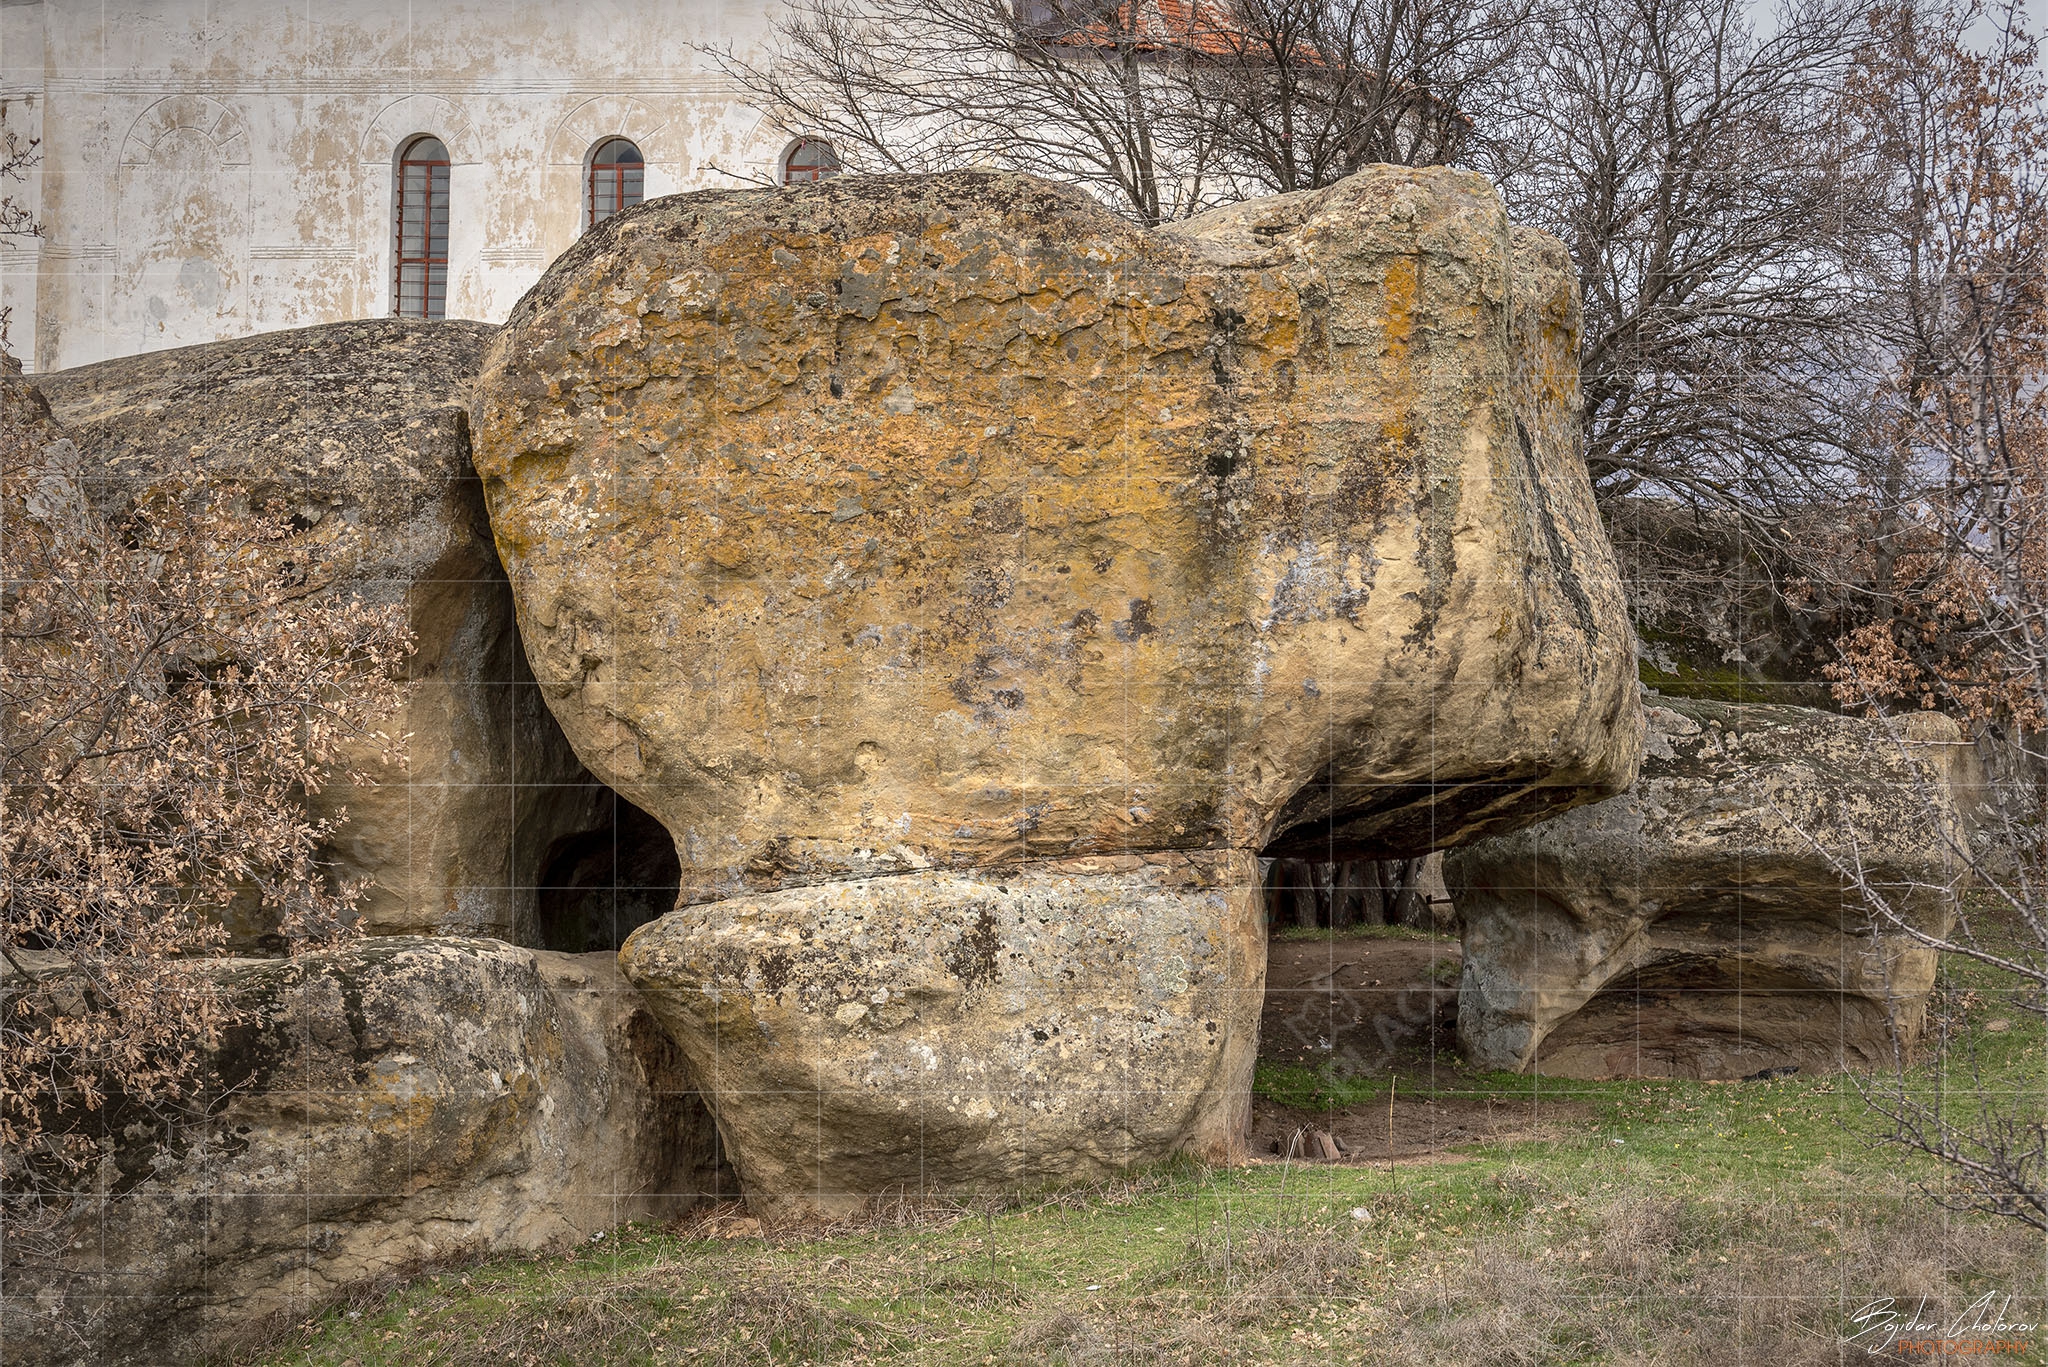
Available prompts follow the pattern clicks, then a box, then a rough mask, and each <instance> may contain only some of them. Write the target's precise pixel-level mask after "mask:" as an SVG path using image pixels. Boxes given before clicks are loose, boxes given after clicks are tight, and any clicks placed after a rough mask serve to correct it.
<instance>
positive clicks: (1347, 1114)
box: [1251, 936, 1591, 1163]
mask: <svg viewBox="0 0 2048 1367" xmlns="http://www.w3.org/2000/svg"><path fill="white" fill-rule="evenodd" d="M1458 966H1459V951H1458V943H1457V941H1456V940H1453V939H1448V938H1436V939H1419V938H1417V939H1403V938H1392V937H1384V938H1383V937H1364V936H1360V937H1357V938H1322V939H1301V940H1274V941H1272V942H1271V943H1270V944H1268V946H1267V950H1266V1004H1265V1010H1264V1012H1263V1014H1262V1016H1261V1018H1260V1022H1259V1058H1260V1061H1261V1062H1264V1063H1269V1064H1277V1065H1305V1066H1308V1067H1311V1068H1315V1069H1317V1070H1319V1071H1327V1072H1328V1073H1329V1074H1330V1075H1332V1076H1336V1077H1342V1078H1347V1079H1357V1080H1363V1081H1372V1082H1377V1081H1383V1080H1385V1079H1389V1078H1392V1079H1397V1081H1396V1082H1395V1086H1394V1096H1393V1106H1392V1109H1391V1111H1390V1110H1389V1107H1388V1104H1387V1100H1386V1094H1385V1093H1384V1092H1382V1093H1381V1095H1380V1097H1379V1098H1378V1099H1376V1100H1373V1101H1367V1102H1364V1103H1361V1104H1359V1105H1355V1106H1349V1107H1343V1108H1339V1109H1334V1110H1327V1111H1310V1110H1302V1109H1300V1108H1297V1107H1293V1106H1285V1105H1282V1104H1280V1103H1278V1102H1275V1101H1272V1100H1270V1099H1268V1098H1265V1097H1256V1096H1255V1097H1254V1098H1253V1103H1252V1133H1251V1151H1252V1156H1253V1157H1254V1158H1255V1159H1265V1160H1268V1161H1271V1160H1272V1159H1274V1158H1278V1157H1285V1156H1286V1155H1288V1154H1289V1153H1290V1152H1292V1154H1293V1156H1294V1157H1295V1158H1296V1159H1301V1158H1304V1157H1306V1158H1307V1159H1308V1160H1309V1161H1317V1154H1316V1153H1315V1151H1314V1148H1313V1145H1312V1144H1310V1143H1309V1136H1310V1135H1311V1134H1313V1132H1314V1131H1317V1130H1320V1131H1323V1132H1324V1133H1326V1134H1328V1135H1330V1136H1331V1137H1332V1138H1334V1139H1335V1140H1336V1141H1337V1143H1338V1145H1339V1146H1340V1147H1341V1148H1342V1149H1343V1150H1344V1153H1343V1156H1342V1158H1341V1159H1340V1160H1339V1161H1342V1162H1355V1163H1371V1162H1385V1161H1388V1160H1390V1159H1391V1160H1400V1159H1407V1160H1410V1161H1412V1160H1415V1159H1423V1158H1429V1157H1431V1156H1434V1155H1438V1154H1442V1153H1445V1152H1447V1151H1451V1150H1456V1149H1459V1148H1463V1147H1466V1146H1470V1145H1475V1144H1497V1143H1504V1142H1508V1141H1512V1140H1525V1139H1542V1138H1548V1137H1550V1136H1552V1135H1554V1134H1556V1133H1559V1132H1560V1131H1561V1130H1562V1129H1563V1128H1564V1127H1565V1126H1567V1125H1569V1124H1570V1123H1571V1122H1573V1121H1577V1120H1581V1119H1584V1118H1585V1117H1587V1116H1589V1115H1590V1114H1591V1109H1590V1108H1589V1107H1587V1106H1585V1105H1584V1104H1582V1103H1579V1102H1574V1101H1566V1100H1550V1099H1547V1098H1546V1099H1535V1100H1529V1099H1514V1098H1488V1097H1445V1096H1441V1095H1439V1096H1437V1097H1435V1098H1434V1099H1423V1098H1420V1097H1417V1098H1416V1099H1413V1100H1409V1099H1405V1098H1403V1097H1402V1095H1401V1089H1402V1087H1404V1086H1409V1087H1416V1088H1417V1090H1422V1089H1424V1088H1427V1089H1428V1090H1430V1091H1434V1092H1441V1091H1442V1090H1444V1089H1446V1088H1455V1087H1457V1086H1458V1085H1459V1083H1460V1082H1461V1081H1462V1080H1463V1079H1464V1077H1465V1076H1467V1074H1466V1071H1465V1068H1464V1064H1463V1060H1462V1059H1460V1057H1459V1056H1458V1044H1457V1024H1458Z"/></svg>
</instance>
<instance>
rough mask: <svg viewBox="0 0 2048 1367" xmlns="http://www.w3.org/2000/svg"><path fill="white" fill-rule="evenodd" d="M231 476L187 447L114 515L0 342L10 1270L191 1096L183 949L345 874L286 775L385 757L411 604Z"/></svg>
mask: <svg viewBox="0 0 2048 1367" xmlns="http://www.w3.org/2000/svg"><path fill="white" fill-rule="evenodd" d="M243 492H244V491H242V490H239V489H237V488H233V487H224V486H220V485H210V484H208V483H207V482H206V480H205V477H204V476H203V474H201V473H199V472H197V471H195V472H193V473H192V474H191V475H190V476H189V477H187V478H183V479H179V478H168V479H166V480H165V481H164V482H163V483H162V485H161V487H159V488H158V489H157V490H155V491H154V492H153V493H150V494H148V495H147V496H145V497H144V498H143V499H142V501H141V502H140V503H139V504H137V506H135V508H134V509H133V510H132V513H131V514H130V515H129V516H127V517H126V518H125V519H124V520H122V521H121V522H120V523H118V524H116V523H114V522H111V521H110V520H109V518H108V517H107V516H106V515H103V514H102V513H100V512H98V511H96V510H95V508H94V506H93V504H92V502H91V501H90V500H89V499H88V498H87V495H86V483H85V475H84V472H83V471H82V470H81V469H80V465H79V456H78V452H77V449H76V448H75V446H74V445H73V443H72V442H71V441H70V440H69V439H68V438H67V437H65V436H64V435H63V433H62V432H61V431H60V430H59V429H58V428H57V427H56V426H55V424H54V423H53V422H52V421H51V418H50V414H49V410H48V408H47V406H46V405H45V404H44V403H43V401H42V398H41V396H40V395H39V394H38V393H37V392H36V391H35V389H34V388H33V387H32V386H30V385H28V384H27V383H26V382H25V381H23V379H22V378H21V375H20V370H19V367H18V366H17V365H15V363H14V362H13V361H12V359H11V358H9V357H6V356H5V355H4V354H0V1254H4V1257H0V1276H4V1269H5V1267H6V1266H7V1265H10V1264H17V1265H18V1263H19V1261H20V1260H21V1259H23V1258H25V1257H28V1256H30V1255H31V1254H32V1253H33V1252H34V1251H35V1249H36V1247H37V1239H38V1237H39V1236H47V1235H48V1234H49V1233H50V1232H51V1231H52V1230H53V1229H54V1228H56V1226H57V1222H58V1221H59V1219H60V1218H61V1216H62V1213H63V1209H64V1196H65V1193H67V1192H68V1191H70V1190H71V1189H72V1187H73V1186H74V1184H75V1183H76V1182H78V1181H79V1180H81V1179H83V1178H86V1177H89V1175H90V1174H91V1173H92V1172H93V1171H94V1170H95V1168H96V1166H97V1165H98V1164H99V1162H100V1161H101V1160H102V1159H103V1158H104V1157H106V1155H107V1154H108V1153H109V1152H110V1150H109V1148H108V1145H109V1144H112V1143H115V1142H117V1141H118V1136H119V1131H120V1129H121V1127H122V1126H123V1125H125V1124H126V1123H128V1122H129V1121H132V1120H134V1119H136V1118H137V1117H138V1116H140V1115H143V1114H147V1113H151V1112H153V1111H155V1110H157V1109H160V1108H164V1107H176V1106H177V1105H179V1104H181V1103H182V1102H183V1101H184V1100H185V1099H187V1098H188V1096H189V1094H190V1091H191V1088H192V1086H193V1084H194V1081H195V1079H194V1078H193V1076H192V1074H191V1067H192V1057H193V1055H194V1053H196V1052H197V1051H199V1050H202V1049H203V1048H204V1047H206V1046H207V1045H208V1044H209V1043H211V1042H212V1041H213V1039H214V1037H215V1036H216V1035H217V1033H218V1031H219V1030H220V1029H221V1028H222V1026H224V1025H225V1024H227V1023H229V1022H230V1020H231V1019H232V1017H233V1012H232V1009H231V1006H230V1003H229V1002H228V1001H227V999H226V997H225V995H224V992H223V989H222V988H221V987H220V986H219V983H218V980H217V979H216V978H213V977H209V976H207V975H205V974H202V973H197V972H193V971H191V969H192V966H193V961H194V960H195V959H198V958H201V957H204V956H207V955H209V954H211V953H215V952H217V951H218V949H219V947H220V945H221V944H222V942H223V938H224V930H223V925H222V922H223V916H224V913H225V912H226V911H227V909H228V908H229V906H230V905H231V904H235V903H241V904H243V905H245V906H249V907H250V908H251V909H253V908H254V907H255V906H257V905H260V906H261V907H262V908H264V909H265V911H266V912H268V913H269V914H270V915H273V916H275V917H276V918H277V919H278V921H279V922H280V923H281V924H280V930H281V933H282V934H283V935H284V936H285V937H286V939H287V940H288V941H289V942H292V943H293V944H295V945H304V944H308V943H315V942H319V941H322V940H329V939H332V938H333V937H335V936H337V935H339V934H341V933H342V932H343V931H344V929H345V928H346V924H347V921H348V919H349V911H350V908H351V907H352V905H353V903H354V901H355V898H356V895H357V890H356V889H353V888H349V887H340V886H336V885H335V883H334V881H333V880H332V878H331V877H330V871H329V870H327V869H326V868H324V867H323V866H322V865H321V864H320V862H319V861H318V859H317V858H316V851H317V850H318V849H319V848H320V846H321V845H322V843H323V842H324V841H326V840H327V839H328V838H329V837H330V836H331V835H332V832H333V829H334V827H335V826H336V825H337V824H338V821H339V818H336V819H334V820H314V819H312V818H310V817H309V816H308V815H307V813H306V811H305V808H304V805H303V802H302V797H303V795H304V794H305V793H308V792H312V791H317V790H318V789H319V787H320V786H322V785H323V784H324V783H325V782H327V781H328V779H329V778H330V776H333V775H335V774H336V773H337V772H346V768H347V766H345V765H342V764H341V759H342V756H343V754H344V745H353V746H355V747H358V749H357V750H356V753H362V751H361V749H360V747H362V746H363V745H365V744H366V743H368V744H370V748H371V749H372V750H379V749H381V750H382V752H383V754H384V756H385V758H386V759H387V761H389V760H395V758H396V756H395V752H394V751H393V749H392V742H390V741H389V740H388V739H387V740H386V742H385V744H384V745H383V746H381V747H380V746H377V745H375V744H374V741H375V739H376V735H375V727H376V725H377V723H378V722H379V721H380V720H381V719H382V718H383V717H385V716H386V715H388V714H389V713H390V712H391V711H392V710H393V709H394V708H395V707H396V706H397V704H398V703H399V701H400V700H401V698H402V696H403V692H404V689H405V687H406V685H404V684H403V683H401V682H400V681H399V674H398V666H399V664H400V662H401V661H402V659H403V658H404V656H405V655H406V653H407V652H408V651H409V649H410V639H409V635H408V631H407V628H406V624H405V617H404V611H403V607H402V605H392V606H391V607H388V608H372V607H368V606H365V605H363V604H362V603H361V602H360V601H358V600H357V599H355V598H353V597H351V596H347V595H344V594H339V593H336V592H332V591H331V590H332V585H331V584H329V583H328V582H327V571H325V570H324V569H323V566H326V565H328V564H331V563H343V562H342V561H337V560H335V559H334V557H335V556H337V555H339V556H342V557H345V556H346V555H347V554H348V547H347V546H345V545H341V544H339V543H337V544H335V545H334V546H329V547H325V548H316V547H314V546H312V545H311V544H309V543H308V542H307V541H306V540H305V539H304V538H302V537H299V536H297V535H296V534H295V533H294V532H293V530H292V525H291V521H290V516H289V512H288V510H285V509H282V508H278V509H273V510H269V511H262V510H258V511H256V512H251V511H250V510H249V509H248V508H247V507H246V506H245V503H244V500H243ZM350 777H352V778H355V779H358V780H360V779H362V778H364V777H365V776H363V775H360V774H351V775H350Z"/></svg>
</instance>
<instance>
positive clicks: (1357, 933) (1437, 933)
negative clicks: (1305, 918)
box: [1271, 926, 1458, 945]
mask: <svg viewBox="0 0 2048 1367" xmlns="http://www.w3.org/2000/svg"><path fill="white" fill-rule="evenodd" d="M1271 938H1272V939H1273V941H1274V942H1275V943H1278V944H1294V943H1299V942H1301V941H1317V940H1434V941H1436V942H1438V943H1440V944H1447V945H1455V944H1456V943H1457V942H1458V937H1457V935H1456V934H1454V933H1450V932H1446V931H1442V930H1426V929H1417V928H1416V927H1414V926H1350V927H1347V928H1346V929H1344V930H1331V929H1329V928H1328V927H1327V926H1283V927H1280V928H1278V929H1276V930H1274V931H1273V933H1272V936H1271Z"/></svg>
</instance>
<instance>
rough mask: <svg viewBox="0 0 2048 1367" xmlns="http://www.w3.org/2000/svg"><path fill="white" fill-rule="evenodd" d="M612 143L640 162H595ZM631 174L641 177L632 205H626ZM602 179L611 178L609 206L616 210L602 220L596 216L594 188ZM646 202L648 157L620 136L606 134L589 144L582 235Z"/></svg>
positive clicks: (585, 172) (584, 185)
mask: <svg viewBox="0 0 2048 1367" xmlns="http://www.w3.org/2000/svg"><path fill="white" fill-rule="evenodd" d="M615 142H623V143H625V144H626V146H628V147H630V148H632V149H633V152H634V154H635V155H636V156H638V157H639V158H640V160H639V161H637V162H632V161H609V162H607V161H599V160H598V159H597V158H598V153H600V152H602V151H604V149H605V148H607V147H610V146H611V145H612V144H613V143H615ZM633 170H637V171H638V172H639V173H640V184H639V186H638V187H637V190H636V194H635V198H634V200H633V202H632V203H631V204H628V203H626V176H627V173H628V172H629V171H633ZM601 175H602V176H609V177H610V178H611V182H612V184H611V190H612V203H613V205H614V206H615V207H614V208H613V209H612V210H611V212H610V213H608V214H606V215H604V218H600V217H598V214H597V187H598V184H599V177H600V176H601ZM646 202H647V153H646V152H645V151H644V150H642V149H641V146H640V144H639V143H638V142H637V141H636V140H634V139H632V138H629V137H627V136H626V135H625V134H623V133H611V134H607V135H606V136H604V137H602V138H599V139H598V140H597V141H596V142H594V143H592V144H591V147H590V154H589V156H588V157H586V158H585V159H584V163H583V231H584V232H586V233H587V232H589V231H590V230H591V229H592V228H595V227H596V226H597V225H598V224H600V223H602V222H604V221H605V219H608V218H616V217H618V216H619V215H620V214H622V213H624V212H626V210H628V209H631V208H635V207H637V206H639V205H641V204H645V203H646Z"/></svg>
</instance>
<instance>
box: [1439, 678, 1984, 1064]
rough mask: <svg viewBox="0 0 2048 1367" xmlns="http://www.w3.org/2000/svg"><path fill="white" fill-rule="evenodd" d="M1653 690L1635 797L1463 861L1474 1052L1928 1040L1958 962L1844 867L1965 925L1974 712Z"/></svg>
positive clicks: (1717, 1052) (1759, 1060) (1706, 1057)
mask: <svg viewBox="0 0 2048 1367" xmlns="http://www.w3.org/2000/svg"><path fill="white" fill-rule="evenodd" d="M1652 702H1653V704H1654V705H1653V706H1652V707H1650V709H1649V743H1648V749H1647V755H1646V757H1645V759H1644V762H1643V771H1642V776H1641V778H1639V779H1638V780H1637V781H1636V785H1635V787H1634V788H1632V789H1630V790H1629V791H1628V792H1627V793H1625V794H1623V795H1622V796H1620V797H1615V798H1611V799H1609V800H1607V801H1605V802H1600V803H1596V804H1594V805H1592V806H1587V807H1581V808H1579V809H1577V810H1576V811H1572V812H1569V813H1566V814H1565V815H1563V816H1560V817H1558V818H1556V819H1555V820H1552V821H1548V822H1545V823H1543V824H1542V825H1539V826H1532V827H1530V828H1528V829H1526V830H1521V831H1516V832H1514V833H1512V834H1508V835H1503V836H1496V837H1493V838H1490V839H1487V840H1482V841H1478V842H1475V843H1474V844H1471V845H1467V846H1464V847H1462V848H1460V849H1456V850H1453V851H1451V853H1450V854H1449V855H1448V856H1446V858H1445V861H1444V870H1445V880H1446V882H1447V883H1449V885H1450V890H1451V895H1452V897H1453V898H1455V899H1456V901H1457V906H1458V910H1459V913H1460V915H1461V917H1462V919H1463V921H1464V925H1465V933H1464V940H1465V970H1464V977H1463V979H1462V981H1461V984H1460V988H1459V996H1458V1035H1459V1041H1460V1043H1461V1045H1462V1046H1463V1048H1464V1050H1465V1054H1466V1057H1467V1060H1468V1061H1469V1062H1471V1063H1473V1064H1476V1065H1478V1066H1481V1067H1491V1068H1505V1069H1512V1070H1527V1069H1533V1070H1534V1071H1538V1072H1542V1073H1548V1074H1554V1075H1558V1076H1564V1077H1614V1076H1659V1077H1661V1076H1677V1077H1704V1078H1727V1077H1743V1076H1747V1075H1749V1074H1751V1073H1754V1072H1758V1071H1761V1070H1763V1069H1765V1068H1779V1067H1795V1066H1796V1067H1798V1068H1801V1069H1805V1070H1807V1071H1825V1070H1833V1069H1838V1068H1843V1067H1860V1066H1866V1065H1873V1064H1881V1063H1885V1062H1888V1061H1890V1060H1891V1059H1892V1058H1893V1057H1894V1054H1893V1039H1894V1037H1896V1039H1897V1040H1898V1043H1899V1045H1900V1046H1901V1047H1904V1048H1907V1049H1910V1048H1911V1046H1912V1044H1913V1042H1914V1041H1915V1039H1916V1038H1917V1037H1918V1035H1919V1032H1920V1028H1921V1022H1922V1019H1923V1016H1924V1012H1925V1004H1926V998H1927V994H1928V992H1929V991H1930V990H1931V989H1932V987H1933V984H1934V971H1935V953H1934V951H1932V950H1930V949H1928V948H1926V947H1924V946H1922V945H1920V944H1919V943H1918V942H1916V941H1915V940H1913V938H1912V937H1911V936H1910V935H1908V934H1906V933H1904V932H1903V931H1900V930H1898V929H1896V928H1880V929H1874V928H1873V926H1872V923H1871V917H1870V913H1869V910H1868V904H1867V903H1866V901H1865V900H1864V898H1863V897H1862V896H1860V895H1859V894H1858V893H1857V892H1856V891H1855V890H1854V888H1853V887H1852V885H1851V880H1848V879H1845V877H1844V875H1843V874H1842V873H1841V872H1840V871H1839V870H1838V868H1837V867H1836V864H1835V863H1834V862H1832V861H1841V863H1843V864H1844V865H1847V866H1849V867H1856V866H1859V865H1860V867H1861V868H1862V870H1863V873H1864V876H1865V877H1866V878H1867V879H1868V880H1869V882H1870V884H1871V885H1872V886H1873V887H1874V888H1876V889H1878V890H1879V891H1880V892H1881V894H1882V895H1883V896H1884V897H1885V899H1886V900H1887V902H1888V903H1889V904H1891V905H1892V906H1894V907H1896V908H1897V909H1898V910H1899V911H1900V912H1901V913H1902V914H1903V915H1904V916H1905V917H1906V919H1907V920H1908V921H1909V922H1910V923H1911V924H1912V925H1915V926H1917V927H1919V928H1921V929H1922V930H1925V931H1927V932H1929V933H1932V934H1936V935H1939V934H1943V933H1946V931H1947V930H1948V928H1949V926H1950V924H1951V921H1952V918H1953V916H1954V913H1955V896H1956V893H1957V890H1958V884H1959V883H1960V881H1961V879H1962V877H1963V875H1964V858H1963V854H1962V851H1963V850H1964V849H1965V848H1966V846H1964V845H1963V844H1962V842H1963V840H1964V839H1965V831H1964V827H1963V824H1962V822H1961V821H1960V819H1959V817H1958V813H1957V807H1956V803H1955V800H1954V796H1953V794H1952V792H1951V785H1952V782H1953V780H1954V775H1956V774H1957V773H1959V772H1963V771H1965V770H1967V767H1968V766H1967V764H1966V762H1965V757H1964V756H1963V754H1962V752H1963V751H1964V750H1965V749H1966V748H1967V747H1966V744H1965V742H1964V741H1963V738H1962V735H1961V733H1960V731H1958V730H1957V728H1956V726H1955V724H1954V723H1953V722H1951V721H1950V720H1948V719H1947V718H1945V717H1941V716H1938V715H1936V714H1933V713H1919V714H1913V715H1911V716H1908V717H1906V718H1902V719H1898V720H1895V721H1892V722H1889V723H1887V722H1879V721H1865V720H1859V719H1856V718H1850V717H1842V716H1837V715H1834V714H1832V713H1827V712H1816V711H1811V710H1808V709H1805V708H1797V707H1777V706H1755V705H1751V706H1735V705H1730V704H1721V703H1711V702H1695V701H1686V700H1679V699H1672V698H1659V697H1655V696H1654V695H1653V697H1652Z"/></svg>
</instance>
